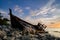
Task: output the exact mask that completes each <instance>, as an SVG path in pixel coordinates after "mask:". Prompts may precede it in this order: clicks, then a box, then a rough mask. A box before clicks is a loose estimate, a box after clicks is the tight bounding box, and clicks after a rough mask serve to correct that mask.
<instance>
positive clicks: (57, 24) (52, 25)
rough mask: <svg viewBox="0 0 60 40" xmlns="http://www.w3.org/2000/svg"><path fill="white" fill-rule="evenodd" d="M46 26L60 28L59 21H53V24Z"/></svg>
mask: <svg viewBox="0 0 60 40" xmlns="http://www.w3.org/2000/svg"><path fill="white" fill-rule="evenodd" d="M47 26H48V27H53V28H60V22H55V23H53V24H48V25H47Z"/></svg>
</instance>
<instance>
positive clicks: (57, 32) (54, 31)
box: [46, 28, 60, 37]
mask: <svg viewBox="0 0 60 40" xmlns="http://www.w3.org/2000/svg"><path fill="white" fill-rule="evenodd" d="M46 31H48V32H49V34H51V35H52V36H55V37H60V28H46Z"/></svg>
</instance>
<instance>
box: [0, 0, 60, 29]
mask: <svg viewBox="0 0 60 40" xmlns="http://www.w3.org/2000/svg"><path fill="white" fill-rule="evenodd" d="M9 8H10V9H12V13H13V15H15V16H17V17H19V18H21V19H23V20H25V21H27V22H29V23H31V24H37V23H38V22H40V23H42V24H45V25H47V27H53V28H60V0H0V12H1V13H2V15H3V16H4V17H7V18H9V15H8V14H9Z"/></svg>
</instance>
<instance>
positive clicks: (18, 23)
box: [9, 9, 47, 32]
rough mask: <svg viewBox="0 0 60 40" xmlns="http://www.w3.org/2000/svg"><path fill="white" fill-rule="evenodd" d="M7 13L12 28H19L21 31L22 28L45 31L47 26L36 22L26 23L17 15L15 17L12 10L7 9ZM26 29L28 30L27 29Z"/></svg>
mask: <svg viewBox="0 0 60 40" xmlns="http://www.w3.org/2000/svg"><path fill="white" fill-rule="evenodd" d="M9 14H10V19H11V27H12V28H14V29H19V30H21V31H23V30H24V29H27V28H29V29H34V30H36V31H38V32H45V30H44V29H45V28H46V27H47V26H46V25H44V24H41V23H38V24H37V25H33V24H31V23H28V22H26V21H24V20H22V19H20V18H18V17H16V16H15V15H13V14H12V10H11V9H9ZM29 29H28V30H29Z"/></svg>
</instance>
